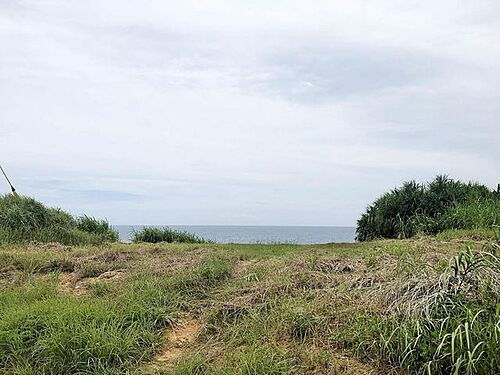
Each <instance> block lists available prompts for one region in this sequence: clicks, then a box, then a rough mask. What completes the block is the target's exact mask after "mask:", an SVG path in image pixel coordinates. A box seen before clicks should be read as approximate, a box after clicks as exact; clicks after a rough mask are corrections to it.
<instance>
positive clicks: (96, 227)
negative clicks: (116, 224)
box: [76, 215, 118, 242]
mask: <svg viewBox="0 0 500 375" xmlns="http://www.w3.org/2000/svg"><path fill="white" fill-rule="evenodd" d="M76 227H77V228H78V229H79V230H81V231H84V232H87V233H94V234H97V235H99V236H102V237H103V238H105V239H106V240H107V241H111V242H115V241H118V232H117V231H116V230H114V229H113V228H111V226H110V225H109V223H108V222H107V221H106V220H99V219H96V218H95V217H92V216H87V215H83V216H80V217H79V218H78V219H77V220H76Z"/></svg>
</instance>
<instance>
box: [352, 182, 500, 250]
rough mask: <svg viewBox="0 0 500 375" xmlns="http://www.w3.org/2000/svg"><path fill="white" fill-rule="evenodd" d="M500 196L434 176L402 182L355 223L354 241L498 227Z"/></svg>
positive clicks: (485, 188) (473, 185) (499, 220)
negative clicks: (430, 180) (427, 182)
mask: <svg viewBox="0 0 500 375" xmlns="http://www.w3.org/2000/svg"><path fill="white" fill-rule="evenodd" d="M499 208H500V194H499V192H498V191H492V190H490V189H488V188H487V187H486V186H484V185H480V184H477V183H463V182H460V181H455V180H453V179H450V178H448V177H446V176H437V177H436V178H435V179H434V181H432V182H430V183H429V184H419V183H417V182H415V181H410V182H406V183H404V184H403V186H402V187H400V188H396V189H394V190H392V191H390V192H388V193H386V194H384V195H382V196H381V197H380V198H378V199H377V200H376V201H375V202H374V203H373V204H372V205H370V206H369V207H368V208H367V210H366V212H365V213H364V214H363V215H362V216H361V218H360V219H359V220H358V226H357V229H356V233H357V239H358V240H360V241H367V240H371V239H375V238H408V237H411V236H414V235H415V234H417V233H419V232H422V233H429V234H435V233H439V232H441V231H443V230H448V229H471V228H488V227H491V226H493V225H496V224H500V210H499Z"/></svg>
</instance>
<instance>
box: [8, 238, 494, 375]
mask: <svg viewBox="0 0 500 375" xmlns="http://www.w3.org/2000/svg"><path fill="white" fill-rule="evenodd" d="M463 237H464V238H462V239H454V238H453V235H452V234H450V235H448V236H446V235H443V236H442V238H440V239H436V238H431V237H422V238H416V239H411V240H384V241H372V242H363V243H356V244H331V245H307V246H305V245H304V246H302V245H223V244H164V243H163V244H118V243H114V244H108V245H98V246H90V245H89V246H84V247H72V246H64V245H60V244H55V243H54V244H51V243H48V244H39V245H27V244H18V245H14V244H4V245H0V373H3V374H137V375H146V374H150V375H152V374H176V375H181V374H182V375H202V374H210V375H215V374H234V375H236V374H238V375H240V374H241V375H244V374H245V375H260V374H261V375H281V374H304V375H305V374H308V375H309V374H413V373H415V374H416V373H422V374H448V373H453V371H455V370H456V373H457V374H492V373H495V372H496V370H498V369H499V363H500V359H499V354H498V344H499V336H500V321H499V311H500V307H499V306H500V301H499V294H498V290H499V289H498V288H499V285H498V284H499V282H500V281H499V273H498V272H499V270H500V268H499V267H498V266H499V263H498V258H496V257H495V255H494V254H495V252H497V253H498V243H497V242H495V241H490V240H484V239H481V238H475V237H471V236H463ZM479 237H481V236H479ZM470 238H474V240H472V239H470Z"/></svg>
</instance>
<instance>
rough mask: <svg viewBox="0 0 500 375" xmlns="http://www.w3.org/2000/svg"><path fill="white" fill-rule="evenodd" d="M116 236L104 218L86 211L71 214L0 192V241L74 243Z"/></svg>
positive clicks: (100, 240)
mask: <svg viewBox="0 0 500 375" xmlns="http://www.w3.org/2000/svg"><path fill="white" fill-rule="evenodd" d="M117 240H118V233H117V232H116V231H115V230H113V229H112V228H111V226H110V225H109V223H108V222H107V221H105V220H98V219H96V218H93V217H90V216H86V215H84V216H81V217H77V218H75V217H73V216H71V215H70V214H68V213H67V212H64V211H62V210H60V209H56V208H48V207H46V206H44V205H43V204H42V203H40V202H38V201H36V200H35V199H33V198H30V197H23V196H18V195H13V194H7V195H2V196H0V243H16V242H30V241H37V242H59V243H62V244H73V245H76V244H86V243H89V244H98V243H103V242H106V241H117Z"/></svg>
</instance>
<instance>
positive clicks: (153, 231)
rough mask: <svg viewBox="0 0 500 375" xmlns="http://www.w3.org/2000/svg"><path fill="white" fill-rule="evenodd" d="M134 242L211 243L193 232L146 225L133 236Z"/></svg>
mask: <svg viewBox="0 0 500 375" xmlns="http://www.w3.org/2000/svg"><path fill="white" fill-rule="evenodd" d="M132 241H133V242H150V243H158V242H169V243H171V242H187V243H211V242H212V241H209V240H206V239H204V238H202V237H200V236H197V235H195V234H193V233H189V232H185V231H179V230H175V229H171V228H168V227H165V228H154V227H144V228H143V229H142V230H140V231H138V232H134V234H133V236H132Z"/></svg>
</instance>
